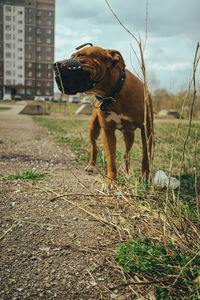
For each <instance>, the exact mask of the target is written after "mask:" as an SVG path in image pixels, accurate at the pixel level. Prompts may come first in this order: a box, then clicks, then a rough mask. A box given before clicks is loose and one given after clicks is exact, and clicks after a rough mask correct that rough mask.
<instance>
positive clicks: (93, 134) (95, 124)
mask: <svg viewBox="0 0 200 300" xmlns="http://www.w3.org/2000/svg"><path fill="white" fill-rule="evenodd" d="M100 130H101V127H100V125H99V120H98V116H97V114H96V112H95V111H93V114H92V119H91V123H90V130H89V136H90V141H91V153H90V161H89V163H88V167H87V168H86V171H89V172H92V168H90V167H91V166H94V165H95V163H96V158H97V152H98V151H97V142H96V140H97V138H98V136H99V134H100Z"/></svg>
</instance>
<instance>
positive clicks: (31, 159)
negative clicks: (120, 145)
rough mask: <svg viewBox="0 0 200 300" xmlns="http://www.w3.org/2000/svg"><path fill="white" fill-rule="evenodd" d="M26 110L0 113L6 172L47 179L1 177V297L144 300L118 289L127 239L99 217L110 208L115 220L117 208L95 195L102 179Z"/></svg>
mask: <svg viewBox="0 0 200 300" xmlns="http://www.w3.org/2000/svg"><path fill="white" fill-rule="evenodd" d="M23 105H24V103H17V104H13V105H12V109H11V110H7V111H0V174H2V175H3V176H8V175H10V174H16V173H21V172H23V171H27V170H38V171H40V172H42V173H46V174H47V176H46V177H45V178H43V179H40V180H13V181H11V180H3V179H1V178H0V220H1V230H0V247H1V262H0V299H121V300H123V299H135V298H137V297H135V296H133V295H134V294H133V293H132V292H131V291H130V290H129V289H128V287H123V288H121V289H120V288H117V286H119V284H120V283H122V282H123V275H122V273H121V271H120V269H119V270H118V269H117V268H116V267H115V265H114V264H113V261H114V257H113V253H114V252H113V249H115V246H116V243H118V242H119V239H120V238H119V236H120V234H118V233H117V230H115V228H114V227H112V225H111V226H107V225H109V224H107V225H106V222H104V221H102V220H100V217H99V218H98V216H100V215H102V211H103V210H105V215H106V211H107V210H108V209H110V210H111V211H112V212H113V215H114V213H116V212H118V210H119V207H118V204H116V202H115V201H113V202H112V201H110V200H109V201H110V202H109V206H110V207H108V202H107V200H106V199H105V198H101V196H98V193H97V192H96V193H97V196H95V188H96V186H97V185H96V181H95V177H92V176H89V175H86V174H85V172H84V170H83V166H80V165H78V164H77V163H75V162H73V161H72V159H73V157H74V154H73V152H71V150H69V149H66V146H63V145H61V146H59V145H57V144H55V143H54V142H53V141H52V139H51V138H50V136H49V134H48V132H47V130H45V129H44V128H41V127H39V126H38V125H37V124H36V123H34V122H33V120H32V118H31V117H30V116H25V115H19V114H18V113H19V111H20V110H21V109H22V108H23ZM1 106H2V104H1ZM5 106H8V105H5ZM60 195H62V197H59V196H60ZM89 208H91V209H90V210H89ZM95 213H96V215H95ZM143 299H144V298H143Z"/></svg>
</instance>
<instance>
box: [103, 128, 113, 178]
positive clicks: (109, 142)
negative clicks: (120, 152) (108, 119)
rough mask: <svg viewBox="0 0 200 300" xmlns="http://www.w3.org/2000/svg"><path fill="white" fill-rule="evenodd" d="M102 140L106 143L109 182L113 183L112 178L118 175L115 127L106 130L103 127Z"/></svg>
mask: <svg viewBox="0 0 200 300" xmlns="http://www.w3.org/2000/svg"><path fill="white" fill-rule="evenodd" d="M102 140H103V144H104V149H105V151H106V160H107V176H108V179H107V182H108V184H113V183H114V181H113V180H112V179H114V180H115V179H116V177H117V168H116V137H115V131H114V130H113V129H110V130H105V129H104V128H102Z"/></svg>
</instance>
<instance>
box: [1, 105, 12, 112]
mask: <svg viewBox="0 0 200 300" xmlns="http://www.w3.org/2000/svg"><path fill="white" fill-rule="evenodd" d="M9 109H11V107H6V106H4V107H0V111H5V110H9Z"/></svg>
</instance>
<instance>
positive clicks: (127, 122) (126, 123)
mask: <svg viewBox="0 0 200 300" xmlns="http://www.w3.org/2000/svg"><path fill="white" fill-rule="evenodd" d="M107 122H114V124H115V126H116V128H117V129H119V130H135V129H136V126H135V125H134V123H133V120H132V119H131V118H130V117H128V116H126V115H124V114H117V113H116V112H113V111H111V112H110V113H109V115H108V116H107V117H106V123H107Z"/></svg>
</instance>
